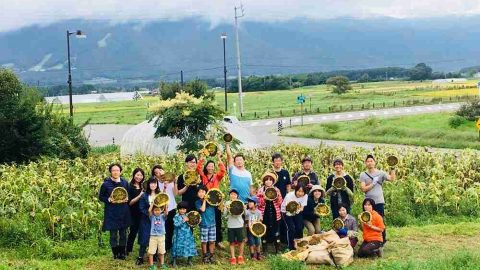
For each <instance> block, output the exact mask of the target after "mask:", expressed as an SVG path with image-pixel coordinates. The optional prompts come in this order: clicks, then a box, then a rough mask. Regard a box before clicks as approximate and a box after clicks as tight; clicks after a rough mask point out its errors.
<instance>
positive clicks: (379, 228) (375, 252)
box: [358, 198, 385, 257]
mask: <svg viewBox="0 0 480 270" xmlns="http://www.w3.org/2000/svg"><path fill="white" fill-rule="evenodd" d="M374 205H375V201H374V200H372V199H370V198H367V199H365V200H364V201H363V211H366V212H369V213H370V214H371V219H370V221H369V222H363V221H362V219H361V218H360V215H359V216H358V219H359V220H360V222H361V224H362V231H363V243H362V245H361V246H360V249H359V250H358V257H372V256H379V257H381V256H382V255H383V247H382V245H383V237H382V232H383V230H385V224H384V223H383V218H382V216H380V214H378V213H377V212H376V211H375V210H373V206H374Z"/></svg>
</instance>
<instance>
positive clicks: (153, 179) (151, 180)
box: [145, 178, 160, 195]
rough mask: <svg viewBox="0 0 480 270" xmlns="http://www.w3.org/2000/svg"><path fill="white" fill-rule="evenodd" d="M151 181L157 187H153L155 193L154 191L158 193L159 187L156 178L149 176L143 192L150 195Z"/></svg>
mask: <svg viewBox="0 0 480 270" xmlns="http://www.w3.org/2000/svg"><path fill="white" fill-rule="evenodd" d="M151 183H157V188H156V189H155V193H156V194H158V193H160V187H159V186H158V181H157V179H155V178H150V179H149V180H148V183H147V190H145V192H146V193H147V194H148V195H150V193H152V190H151V189H150V184H151Z"/></svg>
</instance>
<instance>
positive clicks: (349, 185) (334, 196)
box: [325, 158, 354, 219]
mask: <svg viewBox="0 0 480 270" xmlns="http://www.w3.org/2000/svg"><path fill="white" fill-rule="evenodd" d="M333 168H334V169H335V172H334V173H332V174H330V175H329V176H328V177H327V185H326V187H325V188H326V189H327V195H330V208H331V209H332V217H333V219H336V218H337V217H338V215H339V214H338V210H339V208H340V207H339V206H340V205H344V206H345V207H346V209H347V213H349V214H350V211H351V207H352V204H353V191H354V183H353V179H352V177H351V176H350V175H348V174H346V173H345V172H344V171H343V161H342V160H341V159H339V158H338V159H335V160H334V161H333ZM337 177H343V179H345V182H346V185H345V186H344V187H343V188H340V189H337V188H336V187H334V186H333V180H334V179H335V178H337Z"/></svg>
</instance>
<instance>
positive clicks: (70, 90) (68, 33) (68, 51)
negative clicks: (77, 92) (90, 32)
mask: <svg viewBox="0 0 480 270" xmlns="http://www.w3.org/2000/svg"><path fill="white" fill-rule="evenodd" d="M73 34H75V36H76V37H77V38H86V37H87V36H86V35H85V34H84V33H83V32H82V31H81V30H77V31H75V32H70V31H68V30H67V56H68V81H67V82H68V98H69V101H70V117H73V101H72V67H71V64H70V36H71V35H73Z"/></svg>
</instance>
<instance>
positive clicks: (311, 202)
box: [303, 185, 325, 236]
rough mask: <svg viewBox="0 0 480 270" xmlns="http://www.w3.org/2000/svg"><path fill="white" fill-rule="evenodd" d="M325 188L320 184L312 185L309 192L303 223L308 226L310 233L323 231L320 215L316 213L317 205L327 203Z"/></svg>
mask: <svg viewBox="0 0 480 270" xmlns="http://www.w3.org/2000/svg"><path fill="white" fill-rule="evenodd" d="M324 198H325V190H324V189H323V188H322V187H321V186H320V185H314V186H312V189H311V190H310V192H309V195H308V200H307V206H305V209H303V224H305V227H307V231H308V235H309V236H310V235H313V234H315V233H321V227H320V217H319V216H317V214H316V213H315V207H317V205H319V204H323V203H325V200H324Z"/></svg>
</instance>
